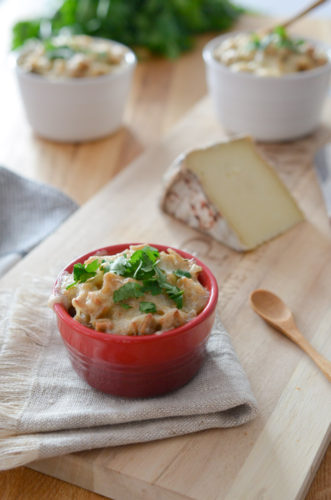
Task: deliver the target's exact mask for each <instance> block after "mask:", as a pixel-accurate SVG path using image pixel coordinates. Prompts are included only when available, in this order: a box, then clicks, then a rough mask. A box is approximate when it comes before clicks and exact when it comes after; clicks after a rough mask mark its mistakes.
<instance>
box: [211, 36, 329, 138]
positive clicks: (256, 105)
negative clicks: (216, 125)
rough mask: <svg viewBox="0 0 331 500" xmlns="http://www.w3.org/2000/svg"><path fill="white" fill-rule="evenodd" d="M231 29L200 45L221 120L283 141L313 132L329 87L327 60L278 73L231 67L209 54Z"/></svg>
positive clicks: (234, 128) (231, 128)
mask: <svg viewBox="0 0 331 500" xmlns="http://www.w3.org/2000/svg"><path fill="white" fill-rule="evenodd" d="M234 35H235V33H228V34H226V35H222V36H219V37H217V38H214V39H213V40H211V41H210V42H209V43H208V44H207V45H206V46H205V48H204V50H203V58H204V61H205V65H206V77H207V85H208V89H209V93H210V95H211V98H212V103H213V107H214V109H215V112H216V115H217V117H218V119H219V121H220V123H221V124H222V125H223V126H224V127H225V128H226V129H227V130H229V131H231V132H235V133H240V134H249V135H251V136H253V137H254V138H255V139H257V140H260V141H287V140H292V139H297V138H299V137H303V136H305V135H307V134H309V133H311V132H313V131H314V130H315V129H316V128H317V127H318V125H319V122H320V117H321V112H322V107H323V103H324V100H325V98H326V96H327V92H328V86H329V79H330V73H331V62H330V60H329V62H328V63H327V64H325V65H324V66H320V67H319V68H316V69H313V70H310V71H305V72H302V73H295V74H288V75H284V76H282V77H261V76H256V75H252V74H249V73H243V72H234V71H231V70H230V69H229V68H228V67H226V66H224V65H223V64H221V63H220V62H218V61H217V60H216V59H215V58H214V56H213V53H214V49H215V48H216V47H217V46H218V45H219V44H220V43H221V42H222V41H223V40H225V39H226V38H229V37H232V36H234ZM309 41H311V42H313V43H314V45H316V46H319V47H321V49H324V50H325V47H323V46H322V45H321V44H319V43H318V42H315V41H313V40H309Z"/></svg>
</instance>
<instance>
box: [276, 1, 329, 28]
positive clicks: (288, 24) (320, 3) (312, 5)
mask: <svg viewBox="0 0 331 500" xmlns="http://www.w3.org/2000/svg"><path fill="white" fill-rule="evenodd" d="M324 2H326V0H317V1H316V2H313V3H312V4H310V5H308V7H306V8H305V9H303V10H302V11H301V12H298V13H297V14H296V15H295V16H292V17H290V18H289V19H287V21H285V22H283V23H281V26H283V27H284V28H287V26H290V24H293V23H294V22H296V21H297V20H298V19H301V18H302V17H303V16H305V15H306V14H308V12H310V11H311V10H313V9H315V8H316V7H318V6H319V5H322V3H324Z"/></svg>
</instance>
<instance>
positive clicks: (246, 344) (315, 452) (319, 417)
mask: <svg viewBox="0 0 331 500" xmlns="http://www.w3.org/2000/svg"><path fill="white" fill-rule="evenodd" d="M325 119H326V125H324V126H323V127H321V128H320V130H319V131H318V132H317V133H316V134H314V135H313V136H311V137H309V138H307V139H304V140H301V141H297V142H294V143H287V144H281V145H276V144H269V145H263V147H262V146H261V149H262V151H263V153H264V154H265V155H266V156H267V157H268V158H270V159H271V160H272V161H273V162H274V164H275V165H276V168H277V170H278V171H279V174H280V175H281V177H282V179H283V180H284V181H285V183H286V184H287V185H288V187H289V188H290V190H291V191H292V193H293V195H294V196H295V197H296V199H297V200H298V202H299V204H300V206H301V207H302V209H303V211H304V212H305V214H306V216H307V221H305V222H303V223H301V224H299V225H297V226H296V227H295V228H293V229H292V230H290V231H288V232H287V233H286V234H284V235H282V236H281V237H279V238H276V239H275V240H273V241H271V242H269V243H267V244H265V245H263V246H261V247H260V248H258V249H257V250H256V251H254V252H250V253H247V254H240V253H236V252H234V251H232V250H230V249H228V248H226V247H225V246H223V245H221V244H219V243H217V242H215V241H213V240H211V239H209V238H208V237H205V236H203V235H201V234H200V233H198V232H196V231H194V230H192V229H190V228H188V227H186V226H185V225H183V224H181V223H179V222H176V221H174V220H173V219H170V218H169V217H167V216H165V215H163V214H162V213H161V212H160V210H159V208H158V198H159V195H160V189H161V177H162V174H163V172H164V170H165V169H166V168H167V166H168V165H169V164H170V162H171V161H172V160H173V159H174V158H175V157H176V156H177V155H178V154H179V153H181V152H182V151H185V150H187V149H189V148H192V147H195V146H203V145H205V144H208V143H210V142H212V141H214V140H217V139H219V138H221V137H222V136H223V135H224V133H223V131H222V129H221V127H220V126H219V125H218V124H217V123H216V121H215V118H214V115H213V112H212V107H211V104H210V102H209V100H208V99H207V98H206V99H204V100H203V101H201V102H200V103H199V104H198V105H197V106H196V107H195V108H193V110H192V111H191V112H190V113H189V115H187V116H186V118H185V119H184V120H183V121H182V122H181V123H180V124H179V125H178V126H177V127H176V128H175V129H174V130H173V132H172V133H171V135H170V136H169V137H168V138H167V139H166V140H165V141H164V142H162V143H161V144H160V145H158V146H156V147H154V148H153V149H151V150H149V151H148V152H147V153H145V154H144V155H143V156H142V157H140V158H139V159H138V160H136V161H135V162H133V163H132V164H131V166H129V167H128V168H127V169H125V171H123V172H122V173H121V174H119V175H118V176H117V177H116V178H115V180H114V181H113V182H111V183H110V184H108V185H107V186H106V187H105V188H104V189H103V190H102V191H101V192H100V193H99V194H97V195H96V196H95V197H94V198H92V199H91V200H90V201H89V202H88V203H87V204H85V205H84V206H83V207H82V208H81V209H80V210H79V211H78V212H77V213H76V214H75V215H74V216H73V217H72V218H71V219H70V220H69V221H67V222H66V223H65V224H64V225H63V226H62V227H61V228H60V229H59V230H58V231H57V232H56V233H55V234H54V235H52V236H51V237H50V238H48V239H47V240H46V241H45V242H44V243H42V244H41V245H40V246H39V247H38V248H37V249H36V250H35V251H33V252H32V253H31V254H30V255H29V256H28V257H27V258H26V259H24V261H22V262H21V263H20V264H19V265H18V266H16V267H15V268H14V269H13V270H12V271H11V272H9V273H8V274H7V275H6V276H5V277H4V278H3V279H2V280H1V283H0V285H1V287H8V286H10V287H13V286H16V285H17V284H18V283H22V282H25V281H26V280H27V278H26V277H25V276H24V271H30V272H37V273H38V274H43V273H45V274H49V273H50V272H51V273H53V274H54V273H56V272H57V271H58V270H59V269H60V268H61V267H62V266H63V265H64V264H65V263H66V262H67V261H69V260H71V259H72V258H73V257H75V256H76V255H77V254H82V253H84V252H86V251H87V250H89V249H91V248H96V247H99V246H100V247H101V246H103V245H105V244H112V243H116V242H125V241H130V242H131V241H146V242H151V243H157V242H159V243H164V244H169V245H172V246H177V247H180V248H184V249H187V250H188V251H191V252H196V253H197V255H198V256H199V257H200V258H202V259H203V260H204V261H205V262H206V263H207V264H208V265H209V266H210V267H211V268H212V269H213V271H214V273H215V275H216V276H217V278H218V281H219V285H220V301H219V312H220V315H221V318H222V321H223V323H224V324H225V326H226V327H227V329H228V331H229V332H230V334H231V336H232V340H233V344H234V346H235V349H236V351H237V354H238V356H239V358H240V360H241V362H242V364H243V366H244V368H245V370H246V372H247V374H248V377H249V379H250V382H251V384H252V388H253V391H254V393H255V395H256V397H257V400H258V403H259V408H260V414H259V416H258V418H256V419H255V420H254V421H253V422H251V423H250V424H248V425H245V426H242V427H240V428H235V429H224V430H222V429H221V430H220V429H217V430H208V431H204V432H200V433H197V434H192V435H187V436H182V437H177V438H172V439H168V440H163V441H158V442H151V443H146V444H138V445H129V446H123V447H116V448H111V449H109V448H108V449H102V450H95V451H90V452H81V453H76V454H72V455H68V456H64V457H58V458H53V459H48V460H44V461H39V462H36V463H34V464H32V465H31V467H32V468H34V469H36V470H38V471H41V472H44V473H46V474H50V475H52V476H55V477H58V478H60V479H63V480H65V481H69V482H71V483H74V484H77V485H79V486H82V487H84V488H87V489H90V490H92V491H94V492H96V493H100V494H103V495H105V496H108V497H111V498H113V499H120V500H129V499H133V498H134V499H144V500H148V499H151V500H152V499H155V498H159V499H167V500H169V499H171V500H172V499H174V500H175V499H176V500H177V499H182V500H183V499H196V500H198V499H199V500H209V499H224V498H227V499H230V500H233V499H235V500H237V499H245V500H248V499H261V498H265V499H268V500H269V499H277V500H278V499H286V500H290V499H296V498H302V496H303V495H304V493H305V492H306V490H307V488H308V486H309V483H310V481H311V479H312V477H313V475H314V472H315V470H316V468H317V467H318V464H319V461H320V459H321V458H322V456H323V452H324V451H325V449H326V446H327V445H328V443H329V440H330V417H331V386H330V383H329V382H327V380H326V379H325V378H324V377H323V375H322V374H321V373H320V372H319V371H318V369H317V368H316V367H315V366H314V365H313V363H312V362H311V361H310V360H309V359H308V358H307V357H306V356H305V355H304V354H303V353H302V352H301V351H300V350H299V349H298V348H297V347H296V346H295V345H294V344H291V343H290V342H289V341H288V340H287V339H286V338H284V337H282V336H281V335H280V334H279V333H277V332H275V331H273V330H272V329H271V328H269V327H268V326H267V325H266V324H265V323H264V322H263V321H262V320H261V319H260V318H259V317H257V316H256V315H255V313H253V312H252V310H251V309H250V307H249V304H248V296H249V293H250V292H251V291H252V290H253V289H255V288H257V287H263V288H268V289H271V290H273V291H275V292H276V293H278V294H279V295H281V296H282V297H283V299H284V300H285V301H286V302H287V303H288V305H289V306H290V307H291V308H292V310H293V311H294V314H295V316H296V318H297V323H298V326H299V327H300V328H301V329H302V331H303V333H304V334H305V335H306V337H307V338H308V339H309V340H310V341H311V342H312V344H313V345H314V346H315V347H316V348H317V349H319V350H320V351H321V352H323V353H324V355H325V356H327V357H329V358H330V359H331V341H330V327H331V309H330V289H331V239H330V230H329V226H328V222H327V217H326V213H325V209H324V205H323V201H322V197H321V194H320V191H319V188H318V185H317V183H316V178H315V174H314V171H313V169H312V166H311V158H312V154H313V152H314V150H315V149H316V148H317V147H318V145H319V144H321V143H322V142H323V141H325V140H327V139H328V138H329V137H331V132H330V130H329V128H328V125H327V123H330V124H331V109H330V106H328V107H327V108H326V115H325ZM91 176H93V168H92V167H91ZM88 181H89V179H88V178H87V179H86V182H88Z"/></svg>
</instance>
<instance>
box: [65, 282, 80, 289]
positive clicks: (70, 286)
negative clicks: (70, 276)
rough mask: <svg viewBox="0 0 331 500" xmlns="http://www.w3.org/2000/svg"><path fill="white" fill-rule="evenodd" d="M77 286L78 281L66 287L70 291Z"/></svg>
mask: <svg viewBox="0 0 331 500" xmlns="http://www.w3.org/2000/svg"><path fill="white" fill-rule="evenodd" d="M75 285H77V281H74V282H73V283H70V285H68V286H66V290H69V288H72V287H73V286H75Z"/></svg>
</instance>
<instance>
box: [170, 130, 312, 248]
mask: <svg viewBox="0 0 331 500" xmlns="http://www.w3.org/2000/svg"><path fill="white" fill-rule="evenodd" d="M161 207H162V209H163V210H164V211H165V212H167V213H168V214H170V215H172V216H174V217H176V218H177V219H179V220H181V221H183V222H186V223H187V224H188V225H189V226H191V227H193V228H195V229H198V230H200V231H202V232H204V233H207V234H209V235H210V236H212V237H213V238H215V239H216V240H218V241H220V242H222V243H224V244H226V245H228V246H229V247H231V248H234V249H235V250H241V251H244V250H252V249H254V248H256V247H257V246H258V245H260V244H261V243H263V242H264V241H267V240H269V239H271V238H273V237H274V236H277V235H278V234H281V233H283V232H284V231H286V230H287V229H289V228H290V227H292V226H293V225H294V224H296V223H297V222H299V221H301V220H303V214H302V212H301V211H300V209H299V208H298V206H297V204H296V202H295V200H294V199H293V198H292V196H291V194H290V193H289V191H288V190H287V188H286V187H285V185H284V184H283V183H282V182H281V180H280V179H279V177H278V176H277V174H276V172H275V170H274V169H273V167H271V166H270V165H269V164H268V163H267V162H266V161H265V160H264V159H263V158H262V157H261V156H260V155H259V153H258V151H257V150H256V148H255V146H254V144H253V142H252V140H251V139H249V138H240V139H234V140H231V141H226V142H222V143H218V144H215V145H213V146H210V147H207V148H204V149H197V150H194V151H191V152H190V153H188V154H186V155H181V156H180V157H179V158H178V159H177V160H176V161H175V162H174V163H173V164H172V166H171V167H170V168H169V170H168V172H167V173H166V175H165V188H164V192H163V196H162V201H161Z"/></svg>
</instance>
